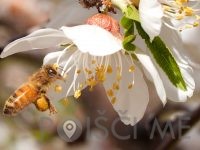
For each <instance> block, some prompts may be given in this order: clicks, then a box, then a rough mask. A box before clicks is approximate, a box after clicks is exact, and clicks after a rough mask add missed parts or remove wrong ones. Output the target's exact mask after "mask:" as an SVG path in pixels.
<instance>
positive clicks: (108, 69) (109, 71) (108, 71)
mask: <svg viewBox="0 0 200 150" xmlns="http://www.w3.org/2000/svg"><path fill="white" fill-rule="evenodd" d="M112 72H113V69H112V67H111V66H110V65H109V66H108V68H107V73H112Z"/></svg>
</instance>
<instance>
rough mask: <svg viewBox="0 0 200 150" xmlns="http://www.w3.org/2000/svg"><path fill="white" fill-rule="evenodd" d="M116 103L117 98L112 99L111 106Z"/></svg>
mask: <svg viewBox="0 0 200 150" xmlns="http://www.w3.org/2000/svg"><path fill="white" fill-rule="evenodd" d="M116 101H117V99H116V97H113V98H112V99H111V104H113V105H114V104H115V103H116Z"/></svg>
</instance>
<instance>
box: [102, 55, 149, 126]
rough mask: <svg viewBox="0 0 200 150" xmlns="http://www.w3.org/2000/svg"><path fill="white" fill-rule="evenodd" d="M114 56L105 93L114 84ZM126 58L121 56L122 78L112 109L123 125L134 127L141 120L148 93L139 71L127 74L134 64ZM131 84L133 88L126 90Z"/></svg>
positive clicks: (105, 84) (147, 100) (136, 69)
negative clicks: (111, 71)
mask: <svg viewBox="0 0 200 150" xmlns="http://www.w3.org/2000/svg"><path fill="white" fill-rule="evenodd" d="M114 55H115V56H112V60H111V62H110V65H111V66H112V67H113V73H112V74H108V75H107V76H106V81H105V82H104V87H105V89H106V91H108V90H109V89H111V88H112V86H113V83H115V82H116V74H117V72H116V64H115V59H114V58H113V57H117V56H116V55H117V54H114ZM127 57H128V56H125V55H123V56H122V63H123V68H122V78H121V82H120V84H119V90H117V92H116V93H115V96H116V103H114V104H113V107H114V109H115V111H116V112H117V113H118V114H119V116H120V119H121V121H122V122H123V123H124V124H126V125H129V124H130V125H134V124H136V123H137V122H138V121H139V120H141V119H142V117H143V115H144V113H145V110H146V107H147V104H148V102H149V93H148V88H147V85H146V83H145V81H144V79H143V75H142V73H141V71H140V70H139V69H138V68H137V67H135V71H134V73H133V72H132V73H130V72H129V67H130V66H131V65H134V64H133V63H131V61H130V59H129V58H127ZM133 82H134V85H133V87H132V88H131V89H128V86H129V84H131V83H133ZM109 100H110V101H111V100H112V98H111V97H109Z"/></svg>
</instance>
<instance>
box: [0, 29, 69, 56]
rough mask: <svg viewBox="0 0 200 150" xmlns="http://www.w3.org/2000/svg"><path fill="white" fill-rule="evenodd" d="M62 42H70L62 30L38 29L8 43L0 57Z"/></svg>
mask: <svg viewBox="0 0 200 150" xmlns="http://www.w3.org/2000/svg"><path fill="white" fill-rule="evenodd" d="M63 42H70V40H69V39H68V38H66V36H65V35H64V33H63V32H62V31H59V30H56V29H50V28H47V29H40V30H37V31H35V32H33V33H31V34H30V35H28V36H25V37H23V38H20V39H17V40H15V41H13V42H12V43H10V44H8V45H7V46H6V47H5V48H4V50H3V52H2V53H1V55H0V57H1V58H4V57H7V56H9V55H12V54H14V53H18V52H23V51H27V50H36V49H45V48H49V47H55V46H57V45H58V44H61V43H63Z"/></svg>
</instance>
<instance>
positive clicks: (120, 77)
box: [117, 73, 122, 81]
mask: <svg viewBox="0 0 200 150" xmlns="http://www.w3.org/2000/svg"><path fill="white" fill-rule="evenodd" d="M121 79H122V76H121V74H120V73H117V81H120V80H121Z"/></svg>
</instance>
